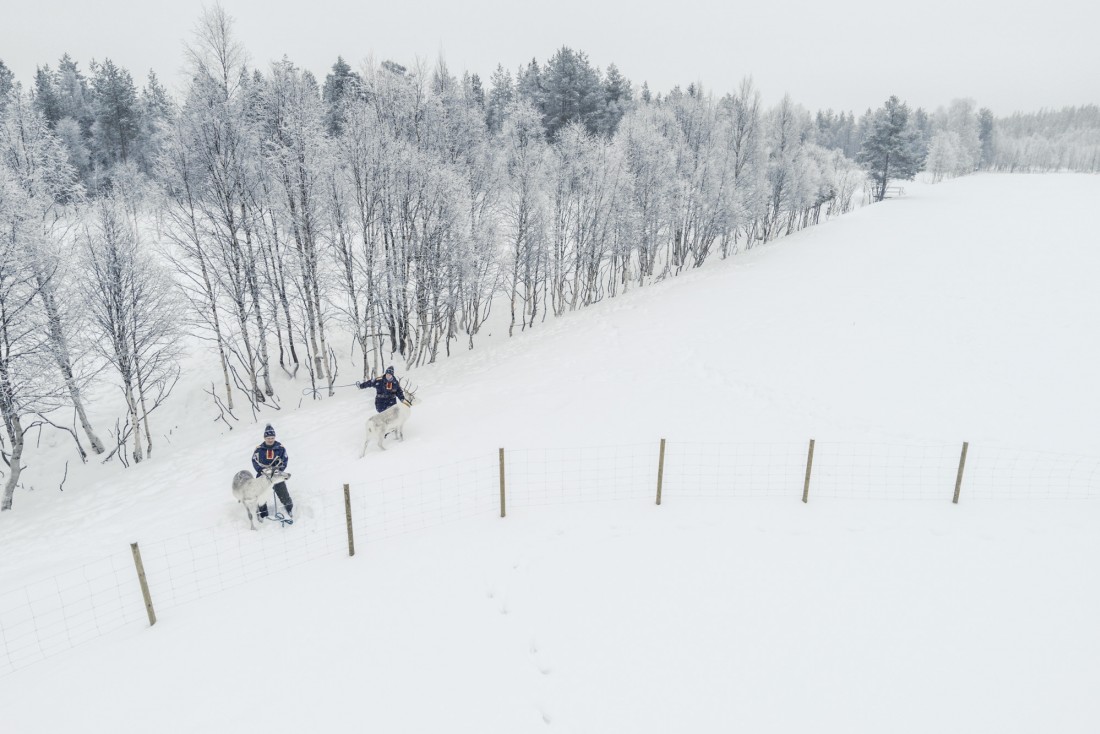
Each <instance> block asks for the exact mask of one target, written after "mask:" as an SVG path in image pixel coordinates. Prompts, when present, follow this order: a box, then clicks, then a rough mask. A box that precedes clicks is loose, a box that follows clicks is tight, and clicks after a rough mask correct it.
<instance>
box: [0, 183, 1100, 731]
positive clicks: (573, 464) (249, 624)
mask: <svg viewBox="0 0 1100 734" xmlns="http://www.w3.org/2000/svg"><path fill="white" fill-rule="evenodd" d="M906 190H907V195H906V196H905V197H904V198H901V199H897V200H892V201H889V202H885V203H883V204H880V205H875V206H872V207H866V208H864V209H861V210H858V211H856V212H855V213H853V214H851V215H848V216H846V217H843V218H841V219H837V220H834V221H831V222H829V223H827V224H825V225H822V226H819V227H815V228H812V229H810V230H807V231H804V232H802V233H800V234H798V235H795V236H793V237H789V238H785V239H782V240H779V241H777V242H775V243H774V244H772V245H769V246H767V247H764V248H759V249H757V250H754V251H752V252H750V253H748V254H746V255H742V256H738V257H736V258H733V259H731V260H729V261H726V262H722V263H717V262H716V263H712V264H709V265H708V266H707V267H705V268H704V269H702V270H701V271H699V272H695V273H691V274H688V275H685V276H682V277H679V278H676V279H674V280H671V281H668V282H665V283H662V284H658V285H656V286H653V287H651V288H647V289H643V290H639V291H634V292H631V293H629V294H627V295H626V296H623V297H620V298H617V299H614V300H612V301H609V302H606V303H603V304H600V305H598V306H596V307H594V308H591V309H588V310H585V311H582V312H578V313H573V314H569V315H567V316H565V317H563V318H561V319H557V320H553V321H549V322H547V323H546V324H544V325H541V326H540V327H538V328H537V329H535V330H534V331H533V332H529V333H526V334H522V335H519V336H517V337H514V338H512V339H506V338H504V337H503V336H502V334H501V330H500V329H499V328H498V329H496V331H497V334H496V335H495V336H494V337H492V338H489V339H487V340H485V343H484V344H481V345H479V347H478V349H477V350H475V351H473V352H469V353H463V354H461V355H458V356H456V357H455V358H452V359H448V360H445V361H442V362H441V363H439V364H437V365H433V366H430V367H426V368H422V369H419V370H416V371H415V372H413V373H410V374H408V378H410V379H411V380H412V382H414V383H416V384H417V385H418V386H419V395H420V396H422V398H423V403H422V404H421V405H420V406H418V407H416V408H414V412H413V418H412V420H411V421H410V423H409V425H408V426H407V429H406V436H407V440H406V441H405V442H404V443H403V444H396V443H395V444H392V445H391V446H390V448H391V450H389V451H387V452H385V453H379V452H377V451H375V450H372V451H370V452H369V453H368V455H367V456H366V458H364V459H359V458H358V456H359V450H360V447H361V445H362V439H363V421H364V420H365V418H366V417H367V416H368V415H369V414H370V413H371V412H372V411H373V408H372V406H371V400H370V397H369V396H367V395H365V394H364V393H360V392H359V391H356V390H354V389H351V390H343V391H341V393H340V394H339V395H338V396H337V397H336V398H334V399H332V400H326V401H323V402H320V403H316V404H311V403H309V402H308V401H303V402H302V404H301V405H300V406H299V403H298V393H299V391H300V390H301V387H302V386H301V385H298V384H291V383H285V384H283V385H282V386H281V388H280V392H281V395H282V398H283V400H282V402H283V406H284V410H283V411H281V412H279V413H277V414H272V415H268V416H264V418H263V419H262V421H261V423H260V424H259V425H258V426H251V427H248V426H246V427H244V429H243V430H241V429H238V430H236V431H233V432H231V433H230V432H226V431H224V430H223V428H224V426H222V427H221V428H219V426H221V424H215V423H213V422H212V421H211V420H210V418H212V417H213V414H212V412H211V406H210V405H209V404H208V398H206V397H205V396H204V395H203V393H202V383H203V378H205V375H202V374H201V373H200V372H198V371H197V370H195V371H193V372H192V374H191V375H189V378H188V382H187V383H186V384H183V385H181V387H180V388H179V392H178V394H177V396H176V398H175V400H174V402H173V404H171V405H169V406H166V407H165V408H164V411H165V412H164V413H158V414H156V416H155V417H156V418H157V419H158V420H159V421H160V425H161V429H160V430H161V432H162V433H167V432H168V431H169V430H171V431H172V432H171V435H170V440H171V443H170V444H168V443H167V442H164V443H161V444H160V445H159V446H158V448H157V452H156V453H155V454H154V460H153V461H150V462H147V463H145V464H142V465H140V466H137V467H134V468H131V469H129V470H126V471H121V470H120V469H119V468H118V467H117V466H114V467H73V466H72V465H70V467H69V476H68V478H67V480H66V483H65V491H64V492H63V493H59V492H57V490H56V487H57V485H58V483H59V480H60V476H61V472H62V469H63V463H64V459H63V458H61V457H62V456H63V455H64V454H63V453H62V452H64V451H67V447H66V446H65V445H64V442H63V441H60V440H55V439H53V438H50V437H44V438H43V444H44V445H45V448H43V449H40V450H39V453H38V454H37V455H36V457H35V460H36V461H37V462H38V465H37V466H34V467H32V468H31V470H29V471H28V474H29V476H31V477H32V478H34V481H35V483H36V487H37V488H36V489H35V490H34V491H33V492H20V493H18V494H17V495H16V497H15V507H16V508H15V510H14V511H13V512H10V513H4V515H3V516H0V559H3V563H2V565H0V625H3V627H2V634H3V637H0V712H2V713H0V721H2V722H3V723H2V726H0V729H2V730H3V731H4V732H8V731H10V732H20V733H22V732H57V731H69V730H78V729H79V730H84V731H87V730H91V731H104V732H107V731H110V732H131V731H132V732H146V731H158V732H164V731H178V732H193V731H230V730H232V731H240V732H251V731H256V732H276V731H301V730H303V729H306V730H316V731H345V730H376V731H385V732H395V731H403V732H425V731H448V732H450V731H462V732H466V731H469V732H508V733H511V732H524V731H544V730H547V729H551V730H553V729H556V730H559V731H569V732H609V731H616V732H617V731H623V732H628V731H629V732H669V731H684V732H697V731H727V730H732V729H735V728H739V729H743V730H746V731H754V732H755V731H776V732H788V731H822V732H884V731H889V732H900V731H912V732H928V731H937V732H944V731H951V732H954V731H957V732H974V731H996V732H1010V731H1018V732H1034V731H1052V732H1053V731H1057V732H1088V731H1095V730H1096V725H1097V722H1100V698H1098V697H1097V696H1096V695H1095V690H1096V688H1097V686H1098V685H1100V631H1098V628H1097V625H1096V624H1095V619H1096V618H1097V616H1098V615H1100V589H1098V588H1097V584H1096V581H1095V580H1094V579H1095V578H1097V577H1098V573H1097V572H1098V570H1100V569H1098V566H1100V561H1098V559H1100V534H1098V533H1097V532H1096V530H1095V528H1096V526H1097V522H1098V521H1100V502H1098V500H1100V461H1098V460H1097V459H1095V458H1088V457H1097V456H1100V446H1097V443H1098V440H1100V430H1098V429H1100V419H1098V418H1097V416H1100V382H1098V381H1097V380H1096V377H1095V372H1096V364H1097V361H1098V358H1100V296H1098V295H1097V293H1098V291H1097V288H1096V276H1097V274H1098V273H1100V247H1098V244H1100V240H1098V238H1097V235H1096V232H1095V224H1094V222H1093V221H1092V213H1093V210H1094V209H1095V205H1096V202H1097V201H1100V178H1098V177H1088V176H1070V175H1044V176H994V175H982V176H971V177H967V178H964V179H958V180H954V181H950V182H947V183H943V184H939V185H936V186H927V185H919V184H907V185H906ZM193 362H194V363H195V364H198V363H199V360H197V359H195V360H193ZM399 371H400V370H399ZM349 373H350V370H345V374H349ZM351 379H352V378H351V377H349V378H348V380H347V381H350V380H351ZM267 420H270V421H271V422H272V423H274V424H275V427H276V428H277V430H278V433H279V438H280V440H282V441H283V442H284V443H285V444H286V445H287V447H288V450H289V452H290V456H291V462H290V470H291V473H292V474H293V475H294V477H293V479H292V480H291V483H290V486H291V491H292V493H293V494H294V496H295V499H296V501H297V502H298V503H299V506H300V508H301V509H300V511H299V512H298V513H297V514H298V515H299V516H300V518H299V522H298V523H296V524H295V526H293V527H291V528H286V529H282V528H279V527H276V526H271V525H270V524H268V525H265V526H264V527H262V528H261V530H260V531H259V532H257V533H251V532H249V530H248V521H247V518H246V517H245V514H244V511H243V510H242V509H241V507H240V506H239V505H236V504H235V503H234V502H233V500H232V497H231V496H230V492H229V482H230V479H231V477H232V475H233V474H234V473H235V472H236V471H237V470H239V469H243V468H246V467H247V466H248V456H249V454H250V451H251V448H252V447H253V446H254V445H255V444H256V443H258V442H259V440H260V435H261V429H262V425H263V422H266V421H267ZM660 438H667V440H668V456H667V466H666V472H667V475H666V481H665V486H664V495H663V501H662V505H661V506H660V507H657V506H656V505H655V504H654V501H653V495H654V492H655V484H656V468H657V446H658V441H659V439H660ZM810 438H815V439H816V440H817V454H816V455H815V461H814V466H815V473H814V480H813V482H812V488H811V492H810V501H809V503H808V504H805V505H804V504H802V502H800V501H799V500H800V499H801V491H802V482H803V476H802V473H803V472H804V462H805V453H806V445H807V442H808V439H810ZM51 441H53V442H54V443H53V444H52V446H51V445H50V442H51ZM963 441H969V442H970V452H971V458H970V459H969V460H968V468H967V473H966V475H965V477H964V482H963V489H962V495H961V499H960V503H959V504H958V505H954V504H952V503H951V495H952V492H953V489H954V480H955V471H956V468H957V462H958V455H959V449H960V447H961V444H962V442H963ZM498 447H505V449H506V457H507V458H506V461H507V463H508V467H509V468H508V484H509V500H508V517H507V518H506V519H503V520H502V519H500V517H499V505H498V502H499V485H498V473H497V472H498V454H497V449H498ZM344 483H348V484H350V485H351V490H352V504H353V508H354V510H355V517H356V520H355V522H356V550H357V554H356V556H355V557H354V558H350V559H349V558H348V557H347V555H346V545H345V543H346V531H345V529H344V518H343V495H342V485H343V484H344ZM1085 495H1091V497H1090V498H1089V499H1074V498H1075V497H1080V496H1085ZM1005 496H1008V497H1011V498H1012V499H1005V498H1004V497H1005ZM878 499H884V500H886V501H875V500H878ZM903 499H904V500H908V499H920V500H927V501H917V502H913V501H902V500H903ZM133 541H139V542H140V543H141V547H142V549H143V555H144V556H145V566H146V570H147V572H148V573H149V577H150V583H151V585H152V589H153V599H154V604H155V605H156V607H157V613H158V623H157V625H156V626H155V627H153V628H151V629H150V628H148V627H147V623H146V621H145V611H144V609H143V606H142V603H141V598H140V595H139V593H138V591H137V582H136V579H135V578H134V573H133V566H132V561H131V560H130V548H129V544H130V543H131V542H133ZM1090 579H1093V580H1091V581H1090ZM82 595H83V596H82ZM20 615H22V616H20ZM28 630H30V631H29V632H28ZM58 630H60V631H61V632H58ZM13 638H15V639H13ZM32 643H33V644H32ZM5 649H6V650H7V656H6V657H5V655H4V650H5ZM13 651H14V652H13Z"/></svg>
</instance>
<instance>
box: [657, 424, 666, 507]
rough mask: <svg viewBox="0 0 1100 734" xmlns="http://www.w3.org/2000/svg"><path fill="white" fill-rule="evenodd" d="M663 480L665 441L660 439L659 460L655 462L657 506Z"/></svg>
mask: <svg viewBox="0 0 1100 734" xmlns="http://www.w3.org/2000/svg"><path fill="white" fill-rule="evenodd" d="M664 480H665V440H664V439H663V438H662V439H661V458H660V459H659V460H658V461H657V504H661V485H662V484H663V483H664Z"/></svg>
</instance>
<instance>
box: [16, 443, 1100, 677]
mask: <svg viewBox="0 0 1100 734" xmlns="http://www.w3.org/2000/svg"><path fill="white" fill-rule="evenodd" d="M813 443H814V442H789V443H700V442H683V443H680V442H675V441H671V442H657V441H654V442H652V443H634V444H619V445H604V446H595V445H589V446H580V447H572V448H526V449H506V450H501V452H499V453H497V452H493V453H489V452H487V453H486V454H485V455H484V456H481V457H475V458H471V459H468V460H463V461H457V462H454V463H451V464H446V465H441V466H435V467H430V468H423V469H419V470H417V471H414V472H410V473H404V474H401V475H399V476H392V477H382V478H371V479H369V480H368V481H366V482H362V483H359V484H356V485H353V486H352V487H351V492H350V497H349V500H350V501H349V503H348V505H349V507H350V509H351V514H352V517H353V527H354V542H355V545H356V547H357V548H362V547H364V545H365V546H367V547H369V545H370V543H372V542H376V541H379V540H383V539H386V538H391V537H395V536H399V535H403V534H406V533H413V532H419V531H422V530H426V529H429V528H432V527H435V526H438V525H441V524H443V523H448V522H455V521H460V520H463V519H468V518H473V517H485V516H490V515H495V514H498V513H499V514H501V515H504V514H505V503H506V504H507V510H508V512H509V513H511V512H513V511H519V512H527V511H529V510H533V509H535V508H538V507H542V506H551V505H566V504H576V503H586V502H601V503H602V502H615V501H629V502H655V500H656V498H657V492H658V486H660V487H661V490H660V491H661V494H662V501H663V502H672V501H677V500H700V499H702V500H714V499H742V498H766V499H776V500H789V501H792V502H794V501H798V500H801V499H802V498H803V497H804V495H805V496H807V497H808V500H809V501H811V502H813V501H818V500H829V499H857V500H929V501H941V502H947V501H951V500H952V498H953V495H954V492H955V489H956V483H957V480H959V478H960V459H961V458H962V452H961V451H960V449H961V448H962V447H961V446H960V445H957V444H942V443H925V444H918V443H907V444H886V443H883V444H852V443H842V442H820V443H817V444H816V446H814V448H813V452H812V462H811V461H810V456H811V452H810V446H811V444H813ZM662 449H663V450H662ZM961 471H962V474H961V477H962V478H961V485H960V486H961V498H962V500H961V501H964V502H965V501H970V500H979V501H988V500H1017V499H1021V500H1027V499H1044V500H1075V499H1095V498H1097V497H1100V458H1098V457H1083V456H1072V455H1065V454H1055V453H1043V452H1034V451H1022V450H1016V449H1007V448H997V447H986V446H976V447H971V450H970V451H969V453H968V455H967V456H966V461H965V465H964V466H963V467H961ZM271 509H272V510H274V509H275V508H274V507H272V508H271ZM241 514H242V515H243V514H244V513H243V512H242V513H241ZM294 519H295V523H294V525H293V526H292V527H285V526H284V527H270V526H271V525H273V524H274V523H272V522H270V521H269V522H268V523H265V526H263V527H262V528H261V530H262V532H258V533H252V532H247V531H243V528H245V527H246V526H245V525H244V523H243V517H242V522H233V523H223V524H221V525H218V526H215V527H210V528H205V529H201V530H195V531H192V532H188V533H184V534H181V535H177V536H173V537H169V538H163V539H155V540H146V541H142V545H141V547H140V550H141V554H142V557H143V560H144V571H145V576H146V578H147V580H148V585H149V590H150V594H151V598H152V602H153V605H154V606H155V607H156V610H157V611H158V612H163V611H170V610H171V609H173V608H176V607H179V606H181V605H184V604H189V603H191V602H194V601H196V600H198V599H202V598H204V597H206V596H209V595H212V594H216V593H219V592H221V591H224V590H227V589H231V588H234V587H237V586H240V585H242V584H244V583H247V582H249V581H252V580H257V579H262V578H264V577H266V576H269V575H271V574H274V573H277V572H279V571H281V570H283V569H286V568H288V567H291V566H295V565H300V564H304V563H309V562H313V561H316V560H318V559H321V558H324V557H328V556H333V555H342V554H345V553H347V552H348V548H349V542H348V524H347V516H346V514H345V503H344V495H343V491H342V487H332V488H331V489H329V490H328V491H326V492H323V493H317V494H314V495H304V496H303V497H301V498H300V501H299V503H298V504H297V505H296V506H295V508H294ZM145 623H147V619H146V610H145V605H144V601H143V597H142V594H141V591H140V589H139V585H138V581H137V578H136V574H135V567H134V560H133V558H132V557H131V554H130V552H129V550H128V549H125V548H123V549H119V552H118V553H116V554H112V555H109V556H107V557H104V558H102V559H99V560H97V561H94V562H90V563H86V564H84V565H82V566H81V567H79V568H77V569H74V570H72V571H69V572H66V573H62V574H58V575H56V576H54V577H52V578H49V579H46V580H43V581H39V582H36V583H32V584H28V585H26V586H23V587H20V588H17V589H12V590H3V591H0V677H3V676H4V675H7V674H10V673H12V672H14V671H16V670H18V669H21V668H23V667H25V666H27V665H30V664H33V663H34V662H36V661H40V660H43V659H46V658H48V657H50V656H52V655H56V654H58V653H60V652H63V651H65V650H68V649H71V648H73V647H75V646H77V645H80V644H82V643H84V642H87V641H90V640H92V639H95V638H97V637H101V636H103V635H106V634H109V633H111V632H113V631H115V630H118V629H120V628H123V627H127V626H135V627H136V626H137V625H139V624H145Z"/></svg>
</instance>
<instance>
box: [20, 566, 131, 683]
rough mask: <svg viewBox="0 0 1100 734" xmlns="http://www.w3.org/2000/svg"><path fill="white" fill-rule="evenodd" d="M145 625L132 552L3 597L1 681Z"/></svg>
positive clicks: (27, 586) (31, 585) (29, 585)
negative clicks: (86, 644)
mask: <svg viewBox="0 0 1100 734" xmlns="http://www.w3.org/2000/svg"><path fill="white" fill-rule="evenodd" d="M143 620H145V605H144V602H143V601H142V598H141V592H140V590H139V588H138V582H137V577H136V575H135V573H134V562H133V560H132V556H131V554H130V550H129V549H126V551H125V552H119V553H116V554H112V555H110V556H107V557H105V558H101V559H99V560H97V561H92V562H90V563H86V564H84V565H82V566H80V567H79V568H77V569H74V570H72V571H68V572H66V573H62V574H58V575H57V576H54V577H52V578H49V579H45V580H43V581H38V582H35V583H32V584H28V585H26V586H24V587H22V588H18V589H14V590H11V591H4V592H0V677H2V676H4V675H7V674H8V673H12V672H14V671H16V670H19V669H20V668H23V667H26V666H27V665H30V664H31V663H35V662H38V661H40V660H44V659H46V658H47V657H50V656H52V655H56V654H58V653H60V652H64V651H65V650H69V649H72V648H73V647H76V646H77V645H80V644H82V643H84V642H88V641H90V640H94V639H96V638H97V637H101V636H103V635H105V634H107V633H109V632H113V631H114V630H117V629H119V628H121V627H124V626H128V625H133V624H137V623H140V622H141V621H143Z"/></svg>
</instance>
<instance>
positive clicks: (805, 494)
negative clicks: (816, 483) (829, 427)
mask: <svg viewBox="0 0 1100 734" xmlns="http://www.w3.org/2000/svg"><path fill="white" fill-rule="evenodd" d="M813 467H814V440H813V439H812V438H811V439H810V453H808V454H807V455H806V483H805V484H803V485H802V502H803V503H806V502H809V501H810V471H811V470H812V469H813Z"/></svg>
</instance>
